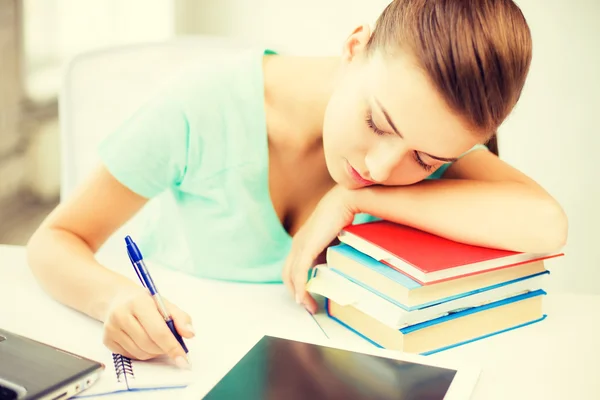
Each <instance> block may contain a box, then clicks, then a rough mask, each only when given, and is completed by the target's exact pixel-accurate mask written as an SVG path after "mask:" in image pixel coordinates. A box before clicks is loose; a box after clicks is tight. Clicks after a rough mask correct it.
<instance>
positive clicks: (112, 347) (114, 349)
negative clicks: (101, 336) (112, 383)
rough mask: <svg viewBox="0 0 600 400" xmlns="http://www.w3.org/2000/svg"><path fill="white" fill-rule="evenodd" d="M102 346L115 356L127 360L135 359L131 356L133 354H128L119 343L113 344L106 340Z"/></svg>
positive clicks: (113, 342) (112, 341) (111, 341)
mask: <svg viewBox="0 0 600 400" xmlns="http://www.w3.org/2000/svg"><path fill="white" fill-rule="evenodd" d="M104 345H105V346H106V347H107V348H108V350H110V351H111V352H113V353H115V354H120V355H122V356H124V357H127V358H135V357H134V356H133V354H131V353H129V352H128V351H127V350H125V349H124V348H123V347H122V346H121V345H120V344H119V343H117V342H115V341H114V340H108V341H106V342H105V343H104Z"/></svg>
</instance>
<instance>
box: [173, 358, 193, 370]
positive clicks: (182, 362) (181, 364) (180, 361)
mask: <svg viewBox="0 0 600 400" xmlns="http://www.w3.org/2000/svg"><path fill="white" fill-rule="evenodd" d="M175 365H177V367H178V368H181V369H190V363H189V361H188V360H186V359H185V358H183V357H181V356H178V357H177V358H175Z"/></svg>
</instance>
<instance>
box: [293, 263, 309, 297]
mask: <svg viewBox="0 0 600 400" xmlns="http://www.w3.org/2000/svg"><path fill="white" fill-rule="evenodd" d="M311 264H312V259H310V258H309V257H303V258H302V259H301V262H298V263H297V264H296V265H295V267H294V274H293V277H292V280H293V286H294V292H295V296H296V302H297V303H298V304H302V302H303V300H304V296H305V295H306V282H307V281H308V271H309V270H310V267H311Z"/></svg>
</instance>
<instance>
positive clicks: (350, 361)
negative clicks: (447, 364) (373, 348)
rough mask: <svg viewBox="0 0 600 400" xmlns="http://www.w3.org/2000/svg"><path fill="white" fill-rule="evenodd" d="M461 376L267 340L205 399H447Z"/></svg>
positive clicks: (445, 369)
mask: <svg viewBox="0 0 600 400" xmlns="http://www.w3.org/2000/svg"><path fill="white" fill-rule="evenodd" d="M456 372H457V371H456V370H453V369H448V368H442V367H436V366H430V365H425V364H419V363H414V362H408V361H401V360H393V359H389V358H385V357H379V356H374V355H369V354H362V353H356V352H352V351H348V350H342V349H336V348H331V347H326V346H320V345H316V344H311V343H304V342H297V341H293V340H288V339H282V338H276V337H271V336H264V337H263V338H262V339H261V340H260V341H258V342H257V343H256V345H254V347H252V349H251V350H250V351H249V352H248V353H246V354H245V355H244V357H243V358H242V359H241V360H240V361H239V362H238V363H237V364H236V365H235V366H234V367H233V368H232V369H231V370H230V371H229V372H228V373H227V374H226V375H225V376H224V377H223V378H222V379H221V380H220V381H219V382H218V383H217V384H216V385H215V386H214V387H213V388H212V389H211V391H210V392H209V393H208V394H207V396H206V397H205V399H233V398H240V399H241V398H244V399H286V400H288V399H289V400H293V399H311V400H316V399H346V400H354V399H357V400H358V399H381V400H387V399H403V400H438V399H439V400H441V399H443V398H444V396H445V395H446V393H447V392H448V389H449V388H450V385H451V384H452V380H453V379H454V377H455V375H456Z"/></svg>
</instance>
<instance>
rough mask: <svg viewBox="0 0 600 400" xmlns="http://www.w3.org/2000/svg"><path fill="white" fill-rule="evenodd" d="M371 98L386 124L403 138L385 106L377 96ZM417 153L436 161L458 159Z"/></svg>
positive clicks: (456, 159) (453, 160)
mask: <svg viewBox="0 0 600 400" xmlns="http://www.w3.org/2000/svg"><path fill="white" fill-rule="evenodd" d="M373 99H374V100H375V103H377V105H378V106H379V108H380V109H381V112H382V113H383V116H384V117H385V119H386V120H387V122H388V124H390V126H391V127H392V129H393V130H394V132H395V133H396V135H398V136H400V137H401V138H403V139H404V136H403V135H402V134H401V133H400V131H399V130H398V128H396V125H394V122H393V121H392V118H391V117H390V115H389V114H388V112H387V111H386V109H385V107H384V106H383V105H382V104H381V103H380V102H379V100H377V98H375V97H373ZM418 153H422V154H425V155H426V156H427V157H430V158H433V159H434V160H438V161H443V162H455V161H458V158H456V157H450V158H448V157H438V156H434V155H432V154H429V153H425V152H423V151H419V152H418Z"/></svg>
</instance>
